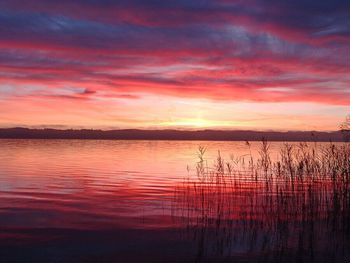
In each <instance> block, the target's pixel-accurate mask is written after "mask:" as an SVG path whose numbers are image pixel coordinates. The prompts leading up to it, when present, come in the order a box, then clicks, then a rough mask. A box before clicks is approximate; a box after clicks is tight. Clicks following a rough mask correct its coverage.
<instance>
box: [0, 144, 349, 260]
mask: <svg viewBox="0 0 350 263" xmlns="http://www.w3.org/2000/svg"><path fill="white" fill-rule="evenodd" d="M200 145H202V146H205V147H206V148H207V151H206V159H207V160H208V163H209V164H210V163H211V162H214V160H215V158H216V156H217V154H218V150H220V154H221V156H222V157H223V158H225V159H230V158H231V157H232V154H234V155H235V156H237V157H238V156H247V155H248V154H250V152H251V153H252V155H253V156H257V155H258V149H259V145H260V143H257V142H256V143H255V142H253V143H251V148H250V149H249V148H248V147H247V145H246V143H245V142H208V141H206V142H199V141H109V140H102V141H99V140H0V262H202V261H203V262H218V261H224V262H232V261H235V262H258V261H259V260H260V261H261V262H272V261H276V262H278V259H281V257H276V255H273V256H271V254H269V253H270V252H271V251H269V250H274V249H275V248H271V247H267V246H266V247H265V248H264V249H261V247H262V244H263V243H264V237H259V233H256V234H255V238H256V239H259V240H258V241H256V242H255V243H254V245H252V244H253V243H252V242H250V243H249V242H248V243H247V240H245V239H244V240H243V239H233V240H231V239H230V246H229V248H225V246H224V245H222V247H221V245H220V247H219V248H216V249H213V246H216V245H217V244H212V246H210V248H208V247H204V246H203V244H201V242H204V241H203V239H205V238H210V237H212V236H214V237H215V235H216V236H217V235H218V233H215V229H203V228H201V229H200V231H202V232H201V234H202V239H198V233H197V232H196V231H198V229H195V231H192V232H191V230H189V225H188V224H186V223H184V222H185V221H186V220H184V219H186V216H184V215H183V214H182V216H180V213H177V212H176V211H175V212H174V192H175V189H176V187H177V186H179V185H181V184H182V183H183V181H184V178H186V176H187V175H188V173H190V174H191V173H194V172H195V167H196V162H197V159H198V158H197V150H198V147H199V146H200ZM281 145H282V143H277V142H276V143H271V148H270V151H271V157H272V158H275V156H277V154H278V153H279V151H280V148H281ZM245 158H248V157H245ZM179 218H180V219H179ZM242 224H244V222H242ZM317 224H318V223H317V222H314V224H313V225H312V226H310V227H313V228H315V229H319V228H317V227H320V228H322V227H323V224H319V225H317ZM307 227H309V226H307ZM323 229H324V231H325V232H324V233H322V230H321V231H320V232H321V233H316V234H317V235H316V236H313V237H312V238H318V239H320V240H322V242H320V243H318V244H319V246H320V247H319V248H318V247H313V248H312V251H315V252H313V253H315V254H314V255H309V252H308V251H311V248H309V249H307V248H305V253H304V252H303V251H304V248H301V249H302V251H301V252H300V251H298V253H294V252H295V251H293V249H294V248H293V247H291V249H289V250H288V248H289V245H287V246H286V250H287V251H285V252H286V254H287V258H288V259H289V260H290V262H302V261H305V258H306V259H307V260H308V261H315V262H321V261H322V260H325V261H324V262H327V261H328V260H331V261H333V262H348V261H347V260H349V251H350V249H349V243H348V242H347V238H348V236H347V235H345V234H344V235H345V236H343V237H342V238H343V239H344V240H345V241H344V240H341V241H339V238H340V237H339V236H338V234H336V236H335V235H334V236H332V235H331V236H330V233H329V232H326V230H325V228H323ZM203 231H206V233H203ZM238 231H239V230H237V232H238ZM245 231H257V230H256V229H255V230H252V229H250V230H249V229H248V230H247V229H245ZM303 231H304V230H303ZM189 232H190V233H189ZM258 232H259V231H258ZM332 233H333V232H332ZM206 234H208V235H207V236H206V237H205V238H203V235H204V236H205V235H206ZM308 234H309V233H308V232H307V233H305V235H308ZM289 235H291V236H292V235H293V233H289ZM251 238H254V234H253V235H251ZM265 238H266V237H265ZM297 238H298V237H292V238H291V239H293V240H294V239H297ZM310 238H311V237H310ZM327 238H335V239H337V240H338V241H339V242H337V244H334V247H332V248H329V247H328V248H327V249H328V250H329V253H325V251H323V250H324V246H326V245H328V243H327V242H326V239H327ZM260 239H261V240H260ZM210 240H211V239H210ZM222 242H223V243H225V241H224V240H223V241H222ZM249 244H250V245H249ZM298 244H299V243H298ZM299 246H300V244H299ZM203 249H206V250H208V251H205V252H203V251H200V250H203ZM214 250H215V251H214ZM218 250H221V252H222V253H220V251H219V252H218ZM227 250H229V253H226V252H227ZM321 250H322V251H321ZM278 251H279V253H280V250H278ZM320 251H321V252H322V253H321V252H320ZM217 252H218V253H217ZM272 252H273V251H272ZM319 252H320V253H321V254H320V253H319ZM303 253H304V254H307V257H304V255H303ZM317 253H319V255H321V256H318V254H317ZM296 255H297V256H296ZM320 259H321V261H320Z"/></svg>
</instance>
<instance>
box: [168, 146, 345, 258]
mask: <svg viewBox="0 0 350 263" xmlns="http://www.w3.org/2000/svg"><path fill="white" fill-rule="evenodd" d="M246 144H247V147H250V144H249V142H247V143H246ZM269 147H270V145H269V143H268V142H267V141H266V140H263V141H262V142H261V147H260V150H259V151H258V157H257V159H254V158H253V157H252V154H251V151H250V154H249V156H243V157H236V158H234V155H231V159H230V160H228V161H226V160H224V159H223V158H222V156H221V154H220V152H218V155H217V159H216V161H215V162H214V163H213V165H211V166H209V165H208V161H207V160H206V159H205V157H204V155H205V152H206V151H205V148H204V147H200V148H199V150H198V158H199V161H198V162H197V164H196V173H195V174H194V175H193V174H190V173H189V174H188V175H187V177H186V179H185V180H184V182H183V184H182V185H179V186H177V189H176V194H175V198H174V202H173V210H174V213H173V214H174V218H176V219H177V220H179V219H180V220H182V222H183V223H185V225H186V233H187V235H192V236H193V237H194V239H195V240H197V241H198V253H197V258H196V261H198V262H199V261H201V260H202V259H203V258H205V257H206V256H209V255H216V256H217V255H220V256H226V257H228V256H230V255H231V254H232V253H233V252H234V251H239V250H242V249H244V250H246V251H250V253H260V254H261V255H262V256H263V257H261V260H262V261H265V260H266V261H267V262H271V261H278V262H280V261H282V260H287V261H288V262H298V261H303V260H305V261H316V262H322V261H327V260H332V261H337V260H339V259H337V258H333V259H330V258H329V257H330V256H332V255H328V254H327V255H326V254H325V251H327V250H326V249H327V247H330V246H332V247H334V248H335V249H334V250H333V251H337V252H339V250H341V251H342V253H340V254H341V255H343V257H342V259H340V262H341V261H343V260H344V258H348V257H349V249H345V247H347V248H349V244H350V186H349V180H350V145H349V144H333V143H329V144H328V145H327V146H319V145H318V144H317V143H314V144H308V143H300V144H298V145H295V144H289V143H285V144H284V145H283V146H282V147H281V150H280V152H279V155H278V156H277V159H274V161H272V158H271V157H270V148H269ZM246 157H248V160H249V161H248V165H247V164H246V162H245V159H246ZM315 251H317V252H318V253H315ZM336 255H338V253H336ZM336 255H333V256H334V257H336Z"/></svg>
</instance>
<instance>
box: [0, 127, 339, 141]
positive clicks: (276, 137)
mask: <svg viewBox="0 0 350 263" xmlns="http://www.w3.org/2000/svg"><path fill="white" fill-rule="evenodd" d="M0 138H14V139H21V138H22V139H101V140H111V139H112V140H211V141H259V140H261V139H262V138H264V139H266V140H269V141H333V142H337V141H343V136H342V133H341V132H339V131H334V132H316V131H315V132H311V131H288V132H273V131H264V132H262V131H229V130H199V131H183V130H137V129H124V130H107V131H104V130H89V129H81V130H57V129H28V128H3V129H0Z"/></svg>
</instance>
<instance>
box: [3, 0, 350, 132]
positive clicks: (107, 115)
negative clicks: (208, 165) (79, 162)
mask: <svg viewBox="0 0 350 263" xmlns="http://www.w3.org/2000/svg"><path fill="white" fill-rule="evenodd" d="M349 73H350V1H348V0H344V1H343V0H332V1H330V0H327V1H325V0H320V1H314V0H304V1H302V0H285V1H280V0H242V1H229V0H218V1H209V0H207V1H204V0H202V1H196V0H194V1H189V0H172V1H165V0H147V1H146V0H144V1H142V0H128V1H112V0H75V1H71V0H60V1H53V0H26V1H20V0H1V1H0V127H13V126H23V127H53V128H101V129H113V128H143V129H168V128H176V129H204V128H205V129H207V128H210V129H250V130H337V129H338V127H339V123H340V122H341V121H342V120H343V119H344V118H345V116H346V115H347V114H349V113H350V74H349Z"/></svg>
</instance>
